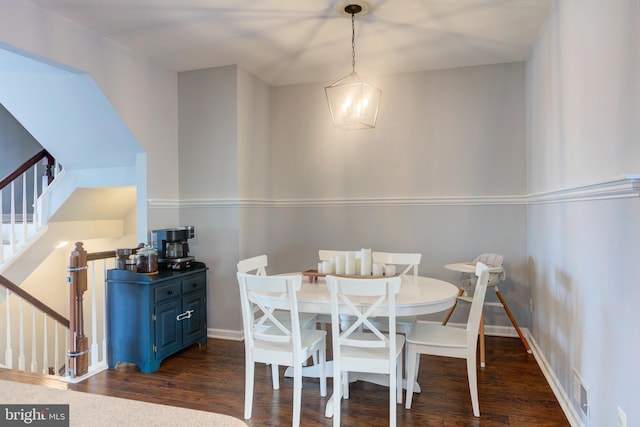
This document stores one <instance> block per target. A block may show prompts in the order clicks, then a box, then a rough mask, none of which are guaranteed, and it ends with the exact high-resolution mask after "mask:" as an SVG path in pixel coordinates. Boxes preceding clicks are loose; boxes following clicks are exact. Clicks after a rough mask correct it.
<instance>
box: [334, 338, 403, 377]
mask: <svg viewBox="0 0 640 427" xmlns="http://www.w3.org/2000/svg"><path fill="white" fill-rule="evenodd" d="M371 336H372V334H370V333H365V332H362V333H353V334H351V335H350V336H349V340H354V341H357V340H371ZM385 336H386V337H388V335H386V334H385ZM404 340H405V338H404V335H402V334H396V357H397V356H398V355H399V354H401V353H402V349H403V347H404ZM340 351H341V352H342V367H344V368H345V371H354V372H359V371H358V369H357V365H356V368H355V369H353V366H354V365H349V369H346V365H347V363H348V362H349V361H350V360H353V361H354V362H355V363H357V364H362V365H363V366H364V365H365V364H367V363H370V362H369V361H371V362H375V361H384V362H385V363H386V364H387V370H388V360H389V349H388V348H384V347H382V348H371V347H351V346H342V347H341V350H340ZM368 369H369V365H367V370H366V372H371V371H369V370H368Z"/></svg>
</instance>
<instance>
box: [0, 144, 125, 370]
mask: <svg viewBox="0 0 640 427" xmlns="http://www.w3.org/2000/svg"><path fill="white" fill-rule="evenodd" d="M86 175H87V171H80V172H78V173H74V172H73V171H72V172H69V171H65V170H63V169H62V168H60V167H59V166H57V165H55V162H54V161H53V158H51V157H50V156H48V153H46V151H45V150H43V151H42V152H41V153H39V154H38V155H37V156H34V157H33V158H31V159H29V161H27V162H25V164H23V165H22V166H21V167H20V168H18V169H17V170H16V172H14V173H12V174H10V175H8V176H7V177H6V178H3V179H2V180H1V181H0V196H1V198H0V200H4V205H5V209H3V208H2V204H1V203H0V218H2V230H1V231H2V250H1V251H0V318H2V319H3V321H2V322H0V325H2V326H0V367H3V368H7V369H17V370H22V371H30V372H35V373H42V374H50V375H55V376H57V377H59V378H61V379H63V380H65V381H69V382H78V381H82V380H83V379H85V378H87V377H88V376H91V375H94V374H95V373H97V372H100V371H101V370H103V369H106V368H107V357H106V331H105V321H104V313H105V310H104V300H105V298H104V278H105V277H106V273H105V272H106V270H107V269H109V268H114V264H115V259H114V258H113V257H114V255H115V251H114V249H115V248H117V247H134V246H136V245H135V244H130V243H131V237H126V236H125V237H123V229H125V228H126V227H124V226H123V224H122V222H123V220H122V218H124V217H125V216H128V215H125V212H127V209H128V210H129V211H131V210H132V209H135V188H130V187H129V188H121V189H113V188H111V189H107V188H80V185H82V184H84V185H88V186H89V187H90V186H91V183H92V181H91V178H87V176H86ZM104 178H105V176H104V173H102V174H100V175H99V179H102V180H104ZM80 183H81V184H80ZM102 203H105V204H108V205H109V206H110V207H111V209H110V211H109V209H106V208H105V206H103V204H102ZM114 207H115V208H114ZM117 217H119V218H120V220H119V221H116V220H114V218H117ZM134 238H135V237H134ZM72 239H77V240H80V239H89V240H90V242H91V245H92V249H93V250H96V251H103V252H101V253H100V254H98V255H97V256H96V255H92V254H89V255H90V256H89V262H88V263H86V267H82V268H80V269H76V268H72V267H71V266H72V265H74V264H72V263H71V261H70V259H71V257H69V256H68V255H66V254H70V255H73V252H76V251H77V248H78V247H77V246H76V248H73V245H68V244H67V245H66V247H65V248H63V249H57V247H58V245H59V244H61V243H65V242H63V240H72ZM91 239H97V240H91ZM127 239H128V240H129V241H127ZM75 241H76V240H72V242H75ZM106 247H108V248H109V249H110V250H106ZM56 254H63V255H62V256H63V257H64V258H65V259H64V261H62V262H64V263H65V265H60V256H61V255H56ZM85 259H86V252H85ZM65 271H66V272H67V276H65V275H64V272H65ZM75 274H84V279H83V283H84V284H86V286H85V288H86V291H85V290H84V289H83V291H82V296H81V298H83V299H84V304H83V303H82V302H81V303H80V311H79V313H80V316H79V318H80V320H81V321H80V324H81V325H83V326H82V327H81V331H80V332H81V334H82V337H83V341H82V342H83V343H84V346H83V347H82V348H81V349H80V350H78V348H77V346H74V341H75V340H74V338H77V337H78V331H77V330H74V329H73V328H74V325H77V322H75V321H77V320H78V316H77V315H76V316H73V315H72V316H71V317H73V319H71V322H70V319H67V318H66V317H65V315H66V314H65V313H67V312H70V313H74V314H76V313H78V310H76V311H74V307H75V305H74V304H76V303H77V300H78V295H75V296H74V297H72V296H71V295H73V294H72V291H71V289H72V287H73V284H74V283H77V282H78V279H77V278H75V276H74V275H75ZM69 285H72V286H69ZM34 295H38V296H39V297H36V296H34ZM43 301H47V302H46V303H45V302H43ZM52 307H59V308H58V310H59V311H56V310H55V309H54V308H52ZM84 325H86V331H85V330H84ZM70 326H71V329H70ZM78 358H80V359H83V362H84V363H85V367H84V369H82V370H78V363H77V360H76V359H78Z"/></svg>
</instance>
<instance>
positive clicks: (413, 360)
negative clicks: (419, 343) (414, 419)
mask: <svg viewBox="0 0 640 427" xmlns="http://www.w3.org/2000/svg"><path fill="white" fill-rule="evenodd" d="M407 353H408V354H409V365H408V366H407V396H406V397H405V399H404V400H405V403H404V407H405V408H406V409H411V401H412V400H413V386H414V384H415V383H416V379H417V377H418V375H417V374H418V365H419V363H420V353H418V352H416V351H415V350H414V349H413V347H412V346H411V345H408V346H407Z"/></svg>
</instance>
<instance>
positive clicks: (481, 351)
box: [480, 313, 485, 368]
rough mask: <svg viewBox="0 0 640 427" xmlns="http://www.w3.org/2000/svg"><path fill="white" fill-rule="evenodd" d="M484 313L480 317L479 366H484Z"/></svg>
mask: <svg viewBox="0 0 640 427" xmlns="http://www.w3.org/2000/svg"><path fill="white" fill-rule="evenodd" d="M484 349H485V347H484V313H482V314H481V315H480V366H481V367H482V368H484V366H485V351H484Z"/></svg>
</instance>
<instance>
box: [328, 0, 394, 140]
mask: <svg viewBox="0 0 640 427" xmlns="http://www.w3.org/2000/svg"><path fill="white" fill-rule="evenodd" d="M365 7H366V5H365ZM362 10H363V4H348V5H346V6H345V7H344V11H345V13H346V14H347V15H351V58H352V60H351V67H352V68H351V74H349V75H347V76H345V77H343V78H341V79H340V80H338V81H336V82H335V83H332V84H331V85H329V86H327V87H326V88H324V91H325V94H326V95H327V102H328V104H329V110H330V112H331V118H332V119H333V124H334V125H335V126H337V127H340V128H344V129H368V128H373V127H375V126H376V119H377V117H378V109H379V108H380V96H381V95H382V92H381V91H380V90H379V89H376V88H375V87H373V86H371V85H370V84H368V83H366V82H365V81H363V80H362V79H361V78H360V77H359V76H358V74H357V73H356V27H355V22H356V15H357V14H358V13H360V12H362Z"/></svg>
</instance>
